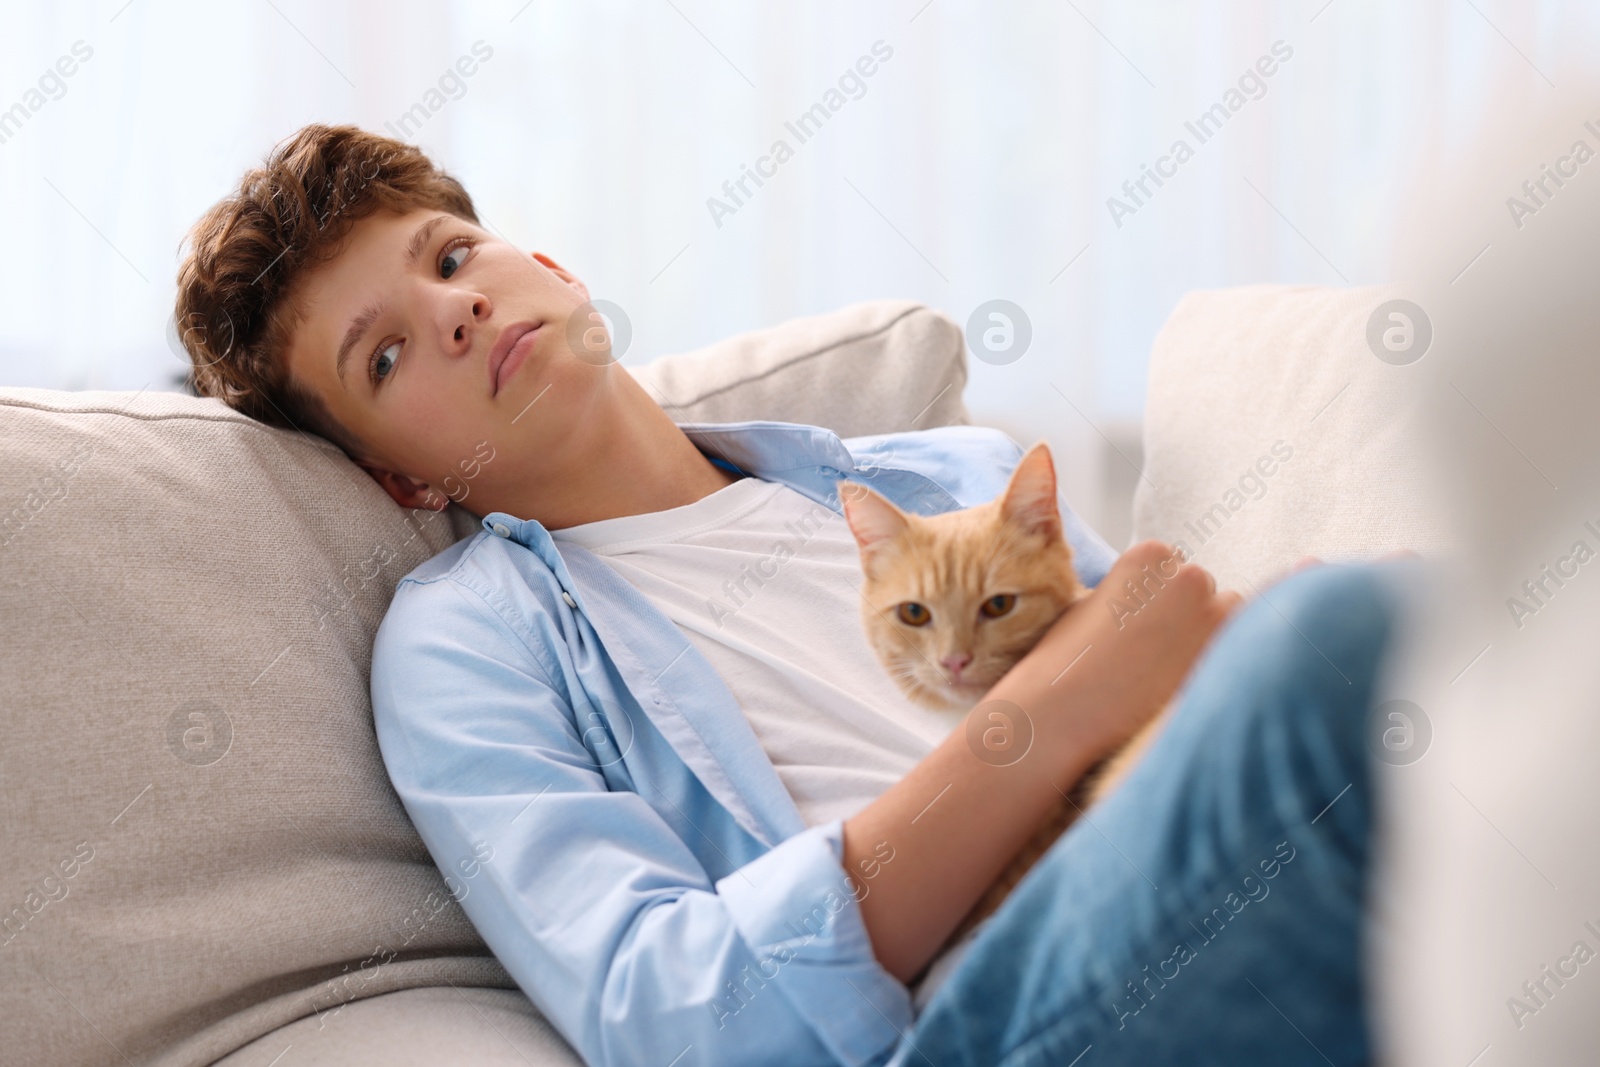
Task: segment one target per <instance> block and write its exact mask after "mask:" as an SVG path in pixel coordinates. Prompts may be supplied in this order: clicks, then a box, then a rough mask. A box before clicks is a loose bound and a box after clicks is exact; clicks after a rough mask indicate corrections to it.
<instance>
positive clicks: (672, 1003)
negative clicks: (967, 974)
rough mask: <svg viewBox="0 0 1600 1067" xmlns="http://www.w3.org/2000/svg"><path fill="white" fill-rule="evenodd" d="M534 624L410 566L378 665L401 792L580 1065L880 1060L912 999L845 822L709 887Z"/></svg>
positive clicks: (377, 705)
mask: <svg viewBox="0 0 1600 1067" xmlns="http://www.w3.org/2000/svg"><path fill="white" fill-rule="evenodd" d="M531 638H532V635H531V634H522V633H519V632H518V630H517V629H514V628H513V627H512V626H510V625H508V624H507V622H506V620H505V619H504V618H503V617H502V616H501V615H500V614H499V613H498V612H496V611H495V610H494V609H493V608H491V607H490V605H489V604H488V603H486V602H485V600H484V599H483V598H482V597H480V596H478V595H477V594H476V593H475V592H473V591H472V589H470V588H468V587H467V586H466V585H465V584H463V583H461V582H458V581H455V580H454V579H452V578H449V577H446V578H442V579H436V580H433V581H429V582H425V583H418V582H413V581H407V582H403V583H402V584H401V586H400V589H399V590H398V591H397V593H396V597H395V600H394V602H393V603H392V605H391V607H390V610H389V613H388V614H387V615H386V616H385V618H384V621H383V624H382V626H381V627H380V629H379V632H378V636H377V640H376V643H375V646H374V650H373V667H372V702H373V710H374V716H375V722H376V729H377V735H378V742H379V746H380V748H381V750H382V753H383V759H384V763H385V765H386V767H387V769H388V772H389V776H390V779H391V781H392V782H393V784H394V787H395V790H396V792H397V793H398V794H399V796H400V799H401V801H402V802H403V804H404V805H405V808H406V811H407V813H408V814H409V815H410V817H411V819H412V821H413V823H414V824H415V825H416V827H417V830H418V832H419V834H420V835H421V837H422V840H423V841H424V843H426V845H427V847H428V850H429V852H430V853H431V855H432V856H433V858H434V861H435V862H436V863H437V864H438V865H439V867H440V868H441V870H443V871H444V872H445V874H446V876H447V884H448V885H449V886H450V887H451V890H452V893H453V894H455V895H457V898H458V899H459V901H460V903H461V906H462V908H463V910H464V911H465V912H466V913H467V915H468V917H469V918H470V919H471V920H472V922H473V924H474V926H475V927H476V928H477V929H478V931H479V933H480V934H481V935H482V936H483V939H484V941H485V942H486V943H487V944H488V945H489V947H490V949H491V950H493V952H494V953H495V955H496V957H497V958H498V959H499V960H500V961H501V963H502V964H503V965H504V966H505V968H506V970H507V971H508V972H509V973H510V974H511V976H512V977H513V978H514V979H515V980H516V982H517V984H518V985H519V986H520V987H521V988H522V990H523V991H524V992H525V993H526V994H527V995H528V997H529V998H530V999H531V1000H532V1001H533V1002H534V1004H535V1005H536V1006H537V1007H538V1008H539V1009H540V1010H541V1011H542V1012H543V1013H544V1014H545V1015H546V1016H547V1017H548V1018H549V1020H550V1021H551V1023H552V1024H553V1025H554V1026H555V1027H556V1029H557V1030H559V1031H560V1032H561V1034H562V1035H563V1036H564V1037H566V1039H567V1040H568V1041H569V1042H570V1043H571V1044H572V1045H573V1046H574V1047H575V1048H576V1049H577V1050H578V1052H579V1054H580V1055H581V1056H582V1057H583V1059H584V1060H585V1062H586V1063H588V1064H590V1065H592V1067H600V1065H612V1064H619V1065H620V1064H642V1063H654V1064H660V1065H662V1067H665V1065H666V1064H668V1063H676V1062H680V1059H681V1062H682V1063H684V1064H687V1063H696V1064H708V1065H717V1064H740V1065H747V1064H753V1063H796V1064H799V1063H806V1064H817V1063H839V1064H849V1065H856V1064H876V1063H881V1062H883V1061H884V1060H886V1059H887V1058H888V1056H889V1055H890V1053H891V1052H892V1051H893V1048H894V1046H895V1044H896V1042H897V1041H898V1038H899V1035H900V1032H901V1031H904V1030H906V1029H908V1028H909V1027H910V1025H911V1021H912V1015H911V1002H910V995H909V993H908V992H907V990H906V988H905V986H904V985H902V984H901V983H899V982H898V981H896V980H895V979H894V977H893V976H892V975H890V974H889V973H888V972H887V971H885V970H884V969H883V968H882V966H881V965H880V964H879V963H878V961H877V959H876V957H874V955H873V953H872V947H871V943H870V941H869V939H868V935H867V931H866V927H865V924H864V923H863V921H862V919H861V914H860V908H859V906H858V903H857V901H856V899H855V898H854V897H853V896H852V895H851V892H850V889H849V885H850V883H849V882H848V880H847V879H846V876H845V872H844V869H843V867H842V865H841V856H842V852H843V849H842V835H843V830H842V823H841V822H840V821H838V820H835V821H833V822H830V823H826V824H822V825H818V826H813V827H810V828H809V829H807V830H805V831H803V832H801V833H799V834H796V835H794V836H793V837H790V838H789V839H787V840H785V841H783V842H781V843H779V844H778V845H776V846H775V847H773V848H772V849H770V850H769V851H767V852H766V853H764V854H763V855H761V856H760V857H758V858H757V859H755V860H753V861H751V862H749V863H746V864H745V865H743V866H742V867H739V868H738V869H735V870H733V871H732V872H731V873H728V874H726V876H724V877H722V878H720V879H717V880H716V881H714V882H713V880H712V879H711V878H710V877H709V875H708V872H707V871H706V869H705V867H704V866H703V865H702V864H701V863H700V862H699V861H698V860H697V859H696V857H695V856H694V854H693V853H692V852H691V851H690V849H689V848H688V847H687V845H686V844H685V843H684V841H683V840H682V839H681V838H680V837H679V836H678V834H677V833H675V832H674V830H673V829H672V827H671V826H669V825H668V824H667V822H666V821H665V820H664V819H663V818H662V817H661V816H660V814H658V813H657V812H656V810H655V809H653V808H652V807H651V806H650V804H648V803H647V802H646V801H645V799H644V798H643V797H641V796H639V795H638V794H637V793H635V792H630V791H626V790H621V789H618V790H613V789H611V788H609V787H608V783H607V782H606V779H605V777H604V775H603V774H602V772H601V770H600V769H599V767H598V765H597V763H596V760H595V758H594V757H593V755H592V754H591V753H590V751H589V750H588V749H587V748H586V747H585V746H584V744H583V741H582V738H581V735H580V731H579V730H578V729H577V726H576V720H575V717H574V713H573V710H572V707H571V704H570V702H569V701H568V700H566V699H564V698H563V696H562V692H563V689H562V687H560V686H558V685H557V684H555V683H554V682H553V681H552V673H553V672H552V671H551V670H550V669H548V667H547V664H552V663H555V662H556V659H555V656H554V650H551V649H540V648H538V647H537V645H535V644H532V643H530V639H531ZM675 1057H678V1058H680V1059H675Z"/></svg>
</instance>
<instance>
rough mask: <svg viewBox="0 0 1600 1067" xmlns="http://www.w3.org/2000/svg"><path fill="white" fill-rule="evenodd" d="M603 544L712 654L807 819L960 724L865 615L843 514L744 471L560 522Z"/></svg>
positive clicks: (862, 796)
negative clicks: (668, 501) (880, 640)
mask: <svg viewBox="0 0 1600 1067" xmlns="http://www.w3.org/2000/svg"><path fill="white" fill-rule="evenodd" d="M551 536H552V537H554V538H555V539H557V540H561V541H569V542H572V543H575V544H579V545H582V546H583V547H585V548H587V549H589V550H590V551H591V552H593V553H595V554H596V555H597V556H599V557H600V558H601V559H602V560H604V561H605V562H606V563H607V564H608V565H609V566H610V567H612V568H613V569H614V570H615V571H616V572H617V573H618V574H619V575H620V576H621V577H622V578H624V579H626V580H627V581H628V582H629V583H631V584H632V585H633V586H634V587H635V588H637V589H638V590H639V591H640V592H641V593H643V594H644V595H645V596H646V597H647V598H648V599H649V600H650V601H651V602H652V603H653V604H655V606H656V607H657V608H659V609H660V610H661V612H662V613H663V614H665V615H666V616H667V617H668V618H669V619H671V620H672V621H673V622H675V623H676V624H677V625H678V626H679V628H681V629H682V630H683V631H684V633H685V634H686V635H687V636H688V638H689V640H690V642H691V643H692V644H693V645H694V646H695V647H696V648H697V649H699V650H700V652H701V653H703V654H704V655H705V657H706V659H708V660H709V661H710V662H711V665H712V666H713V667H714V668H715V669H716V671H717V673H718V674H719V675H720V676H721V677H722V679H723V681H724V682H726V683H727V685H728V688H729V689H730V690H731V691H732V692H733V695H734V698H735V699H736V700H737V701H738V703H739V706H740V708H742V709H743V710H744V713H745V716H746V718H748V719H749V721H750V725H751V727H752V728H753V729H754V730H755V734H756V738H757V739H758V740H759V741H760V743H761V748H762V750H763V751H764V752H765V753H766V754H767V758H768V759H770V760H771V761H772V764H773V766H774V767H775V768H776V769H777V772H778V777H779V778H780V779H781V780H782V782H783V784H784V787H785V788H786V789H788V791H789V795H790V796H791V797H792V798H794V802H795V806H796V807H797V808H799V809H800V816H801V818H802V819H804V820H805V824H806V825H807V826H815V825H817V824H818V823H824V822H828V821H829V820H831V819H836V818H848V817H850V816H851V815H854V814H855V813H856V812H858V811H860V810H861V809H862V808H864V807H866V806H867V805H868V804H869V803H871V802H872V801H873V800H875V799H877V797H878V795H879V794H881V793H882V792H883V791H884V790H886V789H888V788H889V787H890V786H891V785H893V784H894V783H895V782H897V781H899V780H900V779H901V778H903V777H904V776H905V774H906V772H907V771H909V770H910V769H911V768H912V767H913V766H915V765H916V764H917V763H918V762H920V761H921V760H922V759H923V757H925V756H926V755H927V754H928V753H929V752H931V751H932V750H933V748H934V747H935V746H936V745H938V744H939V742H940V741H942V740H944V738H945V736H946V735H947V734H948V733H949V732H950V730H951V729H952V728H953V727H954V726H955V725H956V723H957V722H959V721H960V718H961V716H960V714H959V713H957V712H941V711H935V710H930V709H926V708H923V707H921V706H919V705H917V704H913V703H912V702H911V701H910V700H908V699H907V698H906V697H905V695H904V694H903V693H901V691H900V689H899V687H898V686H897V685H895V683H894V681H893V679H891V678H890V677H889V675H888V673H887V672H886V671H885V670H884V668H883V665H882V664H881V663H880V662H879V661H878V658H877V656H876V655H875V654H874V653H873V651H872V647H871V646H870V645H869V644H868V642H867V636H866V633H865V632H864V630H863V629H862V625H861V594H860V592H859V589H860V588H861V580H862V579H861V562H860V555H859V550H858V549H857V547H856V542H855V538H854V537H852V536H851V533H850V528H849V526H848V525H846V523H845V520H844V516H842V515H840V514H838V513H837V512H835V511H833V510H831V509H830V508H828V507H826V506H824V505H822V504H819V503H816V502H815V501H813V500H810V499H808V498H807V497H805V496H803V495H801V494H800V493H798V492H796V491H795V490H793V489H791V488H789V487H788V486H786V485H783V484H782V483H779V482H769V481H764V480H762V479H760V478H755V477H745V478H741V479H739V480H738V481H736V482H733V483H732V484H730V485H727V486H724V487H723V488H722V489H719V490H717V491H716V492H714V493H711V494H710V495H709V496H705V497H702V498H701V499H699V500H697V501H695V502H694V503H692V504H685V505H684V506H682V507H677V508H669V509H668V510H666V511H656V512H651V513H648V514H644V515H626V516H622V517H620V518H615V519H602V520H600V521H599V522H590V523H584V524H582V525H579V526H571V527H568V528H567V529H565V530H552V531H551Z"/></svg>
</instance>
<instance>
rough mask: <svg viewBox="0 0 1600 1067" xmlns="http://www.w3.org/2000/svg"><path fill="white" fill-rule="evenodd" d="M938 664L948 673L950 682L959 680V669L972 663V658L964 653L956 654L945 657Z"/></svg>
mask: <svg viewBox="0 0 1600 1067" xmlns="http://www.w3.org/2000/svg"><path fill="white" fill-rule="evenodd" d="M939 662H940V663H942V664H944V667H945V670H947V671H949V672H950V677H951V679H952V680H959V679H960V678H961V669H962V668H963V667H965V666H966V665H967V664H969V663H971V662H972V657H971V656H969V655H968V654H967V653H965V652H957V653H955V654H953V655H949V656H945V657H944V658H943V659H941V660H940V661H939Z"/></svg>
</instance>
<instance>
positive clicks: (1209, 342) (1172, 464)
mask: <svg viewBox="0 0 1600 1067" xmlns="http://www.w3.org/2000/svg"><path fill="white" fill-rule="evenodd" d="M1397 295H1398V294H1396V293H1395V292H1393V291H1390V290H1388V289H1382V288H1359V289H1334V288H1322V287H1313V286H1290V285H1252V286H1244V287H1240V288H1236V289H1222V290H1215V291H1202V292H1193V293H1189V294H1188V295H1186V296H1185V297H1184V298H1183V300H1182V301H1180V302H1179V304H1178V306H1177V308H1176V309H1175V310H1174V311H1173V312H1172V316H1171V317H1170V318H1169V319H1168V320H1167V322H1166V324H1165V325H1164V326H1163V327H1162V329H1161V332H1160V334H1159V335H1158V336H1157V337H1156V340H1155V345H1154V346H1153V349H1152V351H1151V355H1150V387H1149V395H1148V399H1147V401H1146V404H1145V423H1144V463H1143V470H1142V472H1141V476H1140V479H1139V483H1138V487H1137V489H1136V490H1135V492H1134V517H1133V521H1134V539H1135V540H1144V539H1146V538H1157V539H1159V540H1163V541H1167V542H1169V543H1172V544H1176V545H1178V546H1180V547H1182V548H1183V549H1184V551H1185V552H1186V553H1187V554H1188V555H1189V556H1190V557H1191V558H1193V559H1194V560H1195V561H1196V562H1198V563H1200V564H1202V565H1203V566H1205V567H1206V568H1207V569H1208V570H1210V571H1211V572H1212V573H1213V574H1214V575H1216V577H1217V581H1218V583H1219V584H1220V585H1221V586H1222V587H1224V588H1235V589H1239V590H1241V591H1242V592H1244V593H1246V594H1249V593H1250V592H1251V591H1252V590H1251V587H1252V586H1255V587H1258V588H1259V587H1261V586H1262V585H1263V584H1265V583H1266V582H1268V581H1270V580H1271V579H1273V578H1274V577H1276V576H1278V575H1279V574H1281V573H1282V572H1283V571H1285V570H1286V569H1287V568H1289V567H1290V566H1292V565H1293V564H1294V563H1295V562H1296V561H1297V560H1299V559H1300V558H1301V557H1302V556H1307V555H1313V556H1319V557H1321V558H1323V559H1325V560H1328V561H1330V562H1331V561H1335V560H1344V559H1356V558H1364V557H1370V556H1373V555H1377V554H1380V553H1382V552H1385V551H1389V550H1392V549H1397V548H1414V549H1417V550H1418V551H1422V552H1424V553H1426V552H1427V551H1431V550H1437V549H1442V548H1446V547H1448V546H1449V545H1450V544H1451V541H1450V538H1449V537H1448V536H1447V524H1446V523H1445V521H1444V509H1443V505H1442V502H1441V501H1440V499H1439V493H1438V491H1437V487H1436V486H1432V485H1429V484H1427V483H1426V481H1425V480H1424V478H1423V476H1422V470H1423V467H1422V464H1420V463H1419V462H1418V453H1417V448H1418V445H1417V424H1416V421H1415V416H1416V412H1417V404H1418V402H1419V397H1420V395H1421V386H1422V382H1421V377H1420V375H1418V374H1417V373H1416V371H1417V369H1418V368H1417V366H1416V363H1415V362H1412V363H1403V362H1394V361H1388V360H1385V359H1380V358H1379V356H1378V355H1377V354H1375V351H1374V348H1373V347H1372V345H1371V344H1369V342H1368V330H1369V323H1371V322H1372V321H1373V320H1374V319H1375V318H1376V319H1378V320H1379V321H1380V322H1383V323H1387V322H1389V320H1388V319H1387V316H1386V314H1385V313H1384V312H1382V311H1380V308H1382V306H1383V305H1384V304H1385V303H1386V302H1388V301H1389V300H1392V299H1395V298H1396V297H1397ZM1414 325H1415V324H1414ZM1380 336H1381V333H1380ZM1386 351H1387V350H1386ZM1420 358H1426V352H1423V354H1422V356H1421V357H1420Z"/></svg>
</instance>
